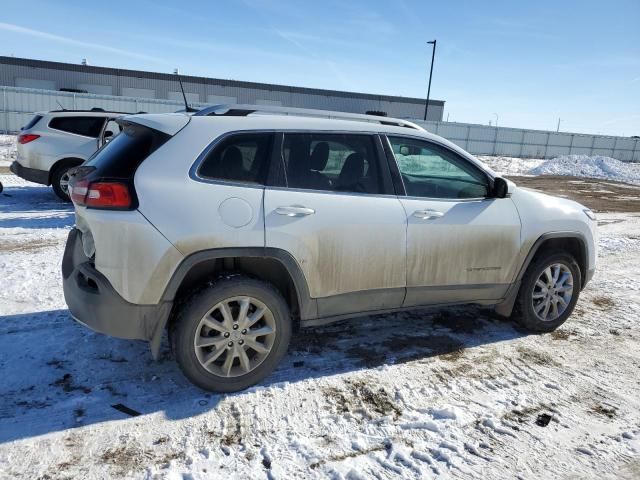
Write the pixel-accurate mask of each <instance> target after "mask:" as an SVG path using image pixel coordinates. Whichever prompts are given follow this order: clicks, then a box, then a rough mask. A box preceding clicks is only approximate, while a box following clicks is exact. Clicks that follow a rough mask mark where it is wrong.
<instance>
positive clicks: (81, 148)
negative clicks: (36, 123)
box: [48, 115, 106, 159]
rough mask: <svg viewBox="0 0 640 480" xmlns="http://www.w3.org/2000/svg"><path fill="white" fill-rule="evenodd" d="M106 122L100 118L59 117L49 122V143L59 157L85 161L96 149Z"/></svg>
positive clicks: (88, 116) (103, 118)
mask: <svg viewBox="0 0 640 480" xmlns="http://www.w3.org/2000/svg"><path fill="white" fill-rule="evenodd" d="M105 121H106V118H105V117H100V116H90V115H87V116H60V117H54V118H52V119H51V120H50V121H49V129H51V133H52V135H49V136H48V137H49V142H50V144H51V145H52V147H54V148H52V149H53V150H55V151H56V152H58V153H59V155H58V156H59V157H72V156H75V157H79V158H84V159H87V158H89V157H90V156H91V155H93V153H94V152H95V151H96V150H97V149H98V143H99V137H100V135H101V133H102V127H103V126H104V123H105Z"/></svg>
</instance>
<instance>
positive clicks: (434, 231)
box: [389, 137, 520, 306]
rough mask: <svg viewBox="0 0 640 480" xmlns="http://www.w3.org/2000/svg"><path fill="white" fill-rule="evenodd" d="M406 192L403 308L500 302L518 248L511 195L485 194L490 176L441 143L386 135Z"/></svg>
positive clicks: (517, 219) (518, 224)
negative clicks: (405, 268) (404, 293)
mask: <svg viewBox="0 0 640 480" xmlns="http://www.w3.org/2000/svg"><path fill="white" fill-rule="evenodd" d="M389 142H390V144H391V149H392V151H393V154H394V156H395V159H396V161H397V164H398V168H399V170H400V174H401V176H402V181H403V183H404V186H405V190H406V193H407V196H406V197H404V198H401V202H402V205H403V207H404V210H405V215H406V220H407V296H406V298H405V303H404V304H405V305H406V306H411V305H427V304H436V303H455V302H472V301H483V300H487V301H488V300H497V299H500V298H501V297H502V296H503V295H504V293H505V292H506V290H507V288H508V286H509V283H510V282H511V280H512V277H513V274H514V269H515V266H516V259H517V258H518V253H519V251H520V218H519V216H518V212H517V210H516V208H515V205H514V204H513V202H512V201H511V199H510V198H500V199H498V198H489V189H490V186H489V178H488V176H487V175H486V173H484V172H483V171H482V170H481V169H480V168H478V167H477V166H476V165H473V164H472V163H471V162H470V161H468V160H467V159H465V158H463V157H462V156H460V155H458V154H457V153H456V152H454V151H452V150H449V149H447V148H445V147H443V146H440V145H436V144H433V143H430V142H427V141H424V140H418V139H413V138H408V137H389Z"/></svg>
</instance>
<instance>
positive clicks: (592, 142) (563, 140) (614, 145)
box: [416, 121, 640, 162]
mask: <svg viewBox="0 0 640 480" xmlns="http://www.w3.org/2000/svg"><path fill="white" fill-rule="evenodd" d="M416 123H418V124H420V125H422V126H423V127H424V128H425V129H426V130H428V131H429V132H432V133H435V134H437V135H440V136H441V137H444V138H446V139H447V140H450V141H451V142H453V143H455V144H457V145H459V146H460V147H462V148H463V149H465V150H466V151H468V152H470V153H472V154H474V155H502V156H506V157H520V158H554V157H558V156H560V155H603V156H607V157H612V158H615V159H617V160H621V161H623V162H640V139H637V138H629V137H613V136H607V135H586V134H581V133H565V132H549V131H545V130H527V129H521V128H504V127H490V126H485V125H476V124H469V123H453V122H422V121H418V122H416Z"/></svg>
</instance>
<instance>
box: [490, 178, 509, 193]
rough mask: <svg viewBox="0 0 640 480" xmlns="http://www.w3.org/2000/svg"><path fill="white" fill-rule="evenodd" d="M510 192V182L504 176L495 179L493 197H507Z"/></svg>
mask: <svg viewBox="0 0 640 480" xmlns="http://www.w3.org/2000/svg"><path fill="white" fill-rule="evenodd" d="M508 193H509V184H508V183H507V181H506V180H505V179H504V178H502V177H496V178H494V179H493V198H505V197H506V196H507V194H508Z"/></svg>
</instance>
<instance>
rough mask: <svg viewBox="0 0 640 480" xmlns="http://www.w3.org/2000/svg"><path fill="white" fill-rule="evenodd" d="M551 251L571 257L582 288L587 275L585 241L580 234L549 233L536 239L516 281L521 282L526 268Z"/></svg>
mask: <svg viewBox="0 0 640 480" xmlns="http://www.w3.org/2000/svg"><path fill="white" fill-rule="evenodd" d="M553 251H559V252H568V253H570V254H572V255H573V257H574V258H575V259H576V262H578V266H579V267H580V277H581V282H580V285H581V287H584V284H585V283H586V282H585V280H586V275H587V240H586V238H585V236H584V235H583V234H582V233H580V232H550V233H545V234H543V235H541V236H540V237H538V239H537V240H536V241H535V243H534V244H533V246H532V247H531V249H530V250H529V253H528V254H527V256H526V258H525V261H524V263H523V264H522V266H521V267H520V271H519V272H518V277H517V278H516V281H518V282H519V281H521V280H522V277H523V276H524V274H525V272H526V271H527V268H529V265H530V264H531V262H533V261H534V260H535V259H536V258H537V257H538V256H540V255H542V254H544V253H548V252H553Z"/></svg>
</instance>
